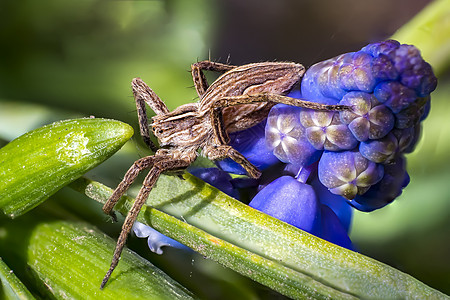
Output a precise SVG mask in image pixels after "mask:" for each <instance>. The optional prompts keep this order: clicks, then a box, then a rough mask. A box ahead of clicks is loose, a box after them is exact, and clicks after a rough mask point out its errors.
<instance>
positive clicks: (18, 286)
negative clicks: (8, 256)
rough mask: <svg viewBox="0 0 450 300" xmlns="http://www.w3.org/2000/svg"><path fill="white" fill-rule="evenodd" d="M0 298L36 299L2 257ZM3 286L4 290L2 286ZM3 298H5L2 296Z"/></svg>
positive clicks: (0, 262)
mask: <svg viewBox="0 0 450 300" xmlns="http://www.w3.org/2000/svg"><path fill="white" fill-rule="evenodd" d="M0 282H1V285H0V298H2V296H3V297H4V298H5V299H11V300H13V299H17V300H19V299H20V300H25V299H30V300H31V299H35V298H34V297H33V295H31V293H30V292H29V291H28V289H27V288H26V287H25V286H24V284H23V283H22V282H21V281H20V280H19V278H17V276H16V275H15V274H14V272H13V271H12V270H11V269H10V268H9V267H8V266H7V265H6V263H5V262H4V261H3V260H2V258H1V257H0ZM2 286H3V292H2V291H1V287H2ZM2 299H3V298H2Z"/></svg>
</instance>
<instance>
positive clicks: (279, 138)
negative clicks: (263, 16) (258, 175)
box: [219, 40, 437, 248]
mask: <svg viewBox="0 0 450 300" xmlns="http://www.w3.org/2000/svg"><path fill="white" fill-rule="evenodd" d="M436 84H437V80H436V77H435V76H434V74H433V71H432V69H431V66H430V65H429V64H428V63H426V62H425V61H424V60H423V59H422V57H421V55H420V52H419V51H418V50H417V48H415V47H414V46H411V45H401V44H400V43H398V42H397V41H392V40H390V41H384V42H380V43H374V44H370V45H368V46H366V47H364V48H362V49H361V50H360V51H357V52H351V53H346V54H343V55H340V56H337V57H335V58H332V59H329V60H326V61H323V62H320V63H318V64H316V65H314V66H312V67H311V68H309V70H308V71H307V72H306V74H305V76H304V78H303V80H302V83H301V92H298V91H295V92H292V93H291V94H289V95H288V96H291V97H296V98H302V99H305V100H308V101H312V102H317V103H323V104H342V105H347V106H349V107H350V108H351V109H350V110H348V111H343V112H334V111H316V110H309V109H304V108H299V107H291V106H287V105H281V104H279V105H276V106H274V107H273V108H272V110H271V112H270V114H269V116H268V118H267V121H266V123H265V135H264V140H265V142H266V145H267V147H266V148H264V147H258V148H256V147H253V148H249V147H246V146H245V145H246V144H252V145H256V144H260V143H261V140H262V139H263V136H262V135H258V134H257V133H258V128H257V127H255V128H253V129H251V134H249V135H246V134H247V133H246V131H244V132H240V133H238V134H239V135H240V138H239V139H234V140H233V138H232V142H231V145H232V146H233V147H236V148H237V149H238V150H239V151H241V153H243V154H244V155H246V156H247V157H249V160H250V161H251V162H253V161H252V159H251V157H265V159H264V161H265V162H268V161H271V160H270V159H269V158H268V157H270V156H268V154H267V150H270V151H271V153H273V155H274V156H275V157H277V158H278V160H279V161H281V162H283V163H284V164H285V166H284V170H283V171H282V172H280V173H279V174H278V176H279V177H278V178H276V179H275V180H273V172H271V173H272V176H271V177H272V178H271V180H273V181H271V182H270V183H268V184H266V183H264V179H263V182H261V184H260V191H259V193H258V194H257V195H256V196H255V197H254V198H253V199H252V201H251V202H250V206H252V207H254V208H256V209H259V210H261V211H263V212H265V213H267V214H269V215H272V216H274V217H277V218H279V219H281V220H283V221H286V222H288V223H290V224H292V225H294V226H297V227H299V228H301V229H303V230H306V231H308V232H310V233H313V234H315V235H317V236H319V237H322V238H324V239H327V240H329V241H331V242H334V243H336V244H339V245H341V246H344V247H347V248H352V246H351V242H350V241H349V239H348V236H347V232H348V229H349V226H350V222H351V215H352V209H351V207H350V206H349V205H348V204H350V205H351V206H353V207H355V208H356V209H358V210H362V211H372V210H375V209H378V208H381V207H383V206H385V205H387V204H389V203H391V202H392V201H393V200H394V199H395V198H396V197H397V196H399V195H400V193H401V192H402V189H403V188H404V187H405V186H406V185H407V184H408V183H409V176H408V173H407V172H406V160H405V157H404V153H409V152H411V151H413V149H414V146H415V144H416V143H417V141H418V138H419V135H420V126H421V124H420V122H421V121H422V120H423V119H424V118H425V117H426V116H427V114H428V112H429V109H430V101H429V100H430V96H429V94H430V93H431V92H432V91H433V90H434V89H435V88H436ZM259 126H263V125H259ZM244 137H246V138H244ZM243 141H245V143H244V142H243ZM255 163H256V165H257V166H258V167H260V168H264V167H266V166H265V165H261V164H259V162H258V161H255ZM219 166H220V167H221V168H222V169H223V170H225V171H230V172H236V171H237V170H236V168H234V169H232V168H231V167H230V166H231V164H229V163H228V162H226V161H223V162H221V163H219ZM240 173H241V174H242V173H243V170H240ZM263 174H264V173H263ZM263 178H264V177H263ZM269 181H270V180H269Z"/></svg>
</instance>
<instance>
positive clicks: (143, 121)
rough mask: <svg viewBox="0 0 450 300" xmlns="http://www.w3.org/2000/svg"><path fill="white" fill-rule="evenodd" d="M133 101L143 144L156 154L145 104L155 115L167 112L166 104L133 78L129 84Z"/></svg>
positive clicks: (147, 87) (138, 80) (137, 79)
mask: <svg viewBox="0 0 450 300" xmlns="http://www.w3.org/2000/svg"><path fill="white" fill-rule="evenodd" d="M131 87H132V89H133V95H134V99H135V101H136V108H137V113H138V119H139V130H140V132H141V136H142V139H143V140H144V143H145V144H146V145H147V146H148V147H149V148H150V150H152V151H153V152H156V150H158V147H157V146H156V145H155V144H154V143H153V142H152V140H151V139H150V127H149V124H148V118H147V110H146V108H145V103H147V104H148V106H150V108H151V109H152V110H153V111H154V112H155V113H156V114H157V115H163V114H166V113H168V112H169V109H168V108H167V106H166V104H165V103H164V102H163V101H162V100H161V99H160V98H159V97H158V95H156V93H155V92H154V91H153V90H152V89H151V88H150V87H149V86H148V85H147V84H146V83H145V82H144V81H142V79H140V78H134V79H133V80H132V82H131Z"/></svg>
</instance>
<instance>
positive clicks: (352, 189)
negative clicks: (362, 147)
mask: <svg viewBox="0 0 450 300" xmlns="http://www.w3.org/2000/svg"><path fill="white" fill-rule="evenodd" d="M318 171H319V179H320V182H321V183H322V184H323V185H324V186H326V187H327V188H328V190H329V191H330V192H332V193H333V194H336V195H341V196H343V197H345V198H346V199H353V198H355V197H356V195H358V194H359V195H362V194H364V193H365V192H366V191H367V190H368V189H369V188H370V187H371V186H372V185H374V184H376V183H377V182H378V181H380V180H381V178H382V177H383V172H384V168H383V166H382V165H379V164H376V163H374V162H371V161H370V160H368V159H366V158H364V157H363V156H362V155H361V154H360V153H359V152H358V151H342V152H331V151H325V152H324V153H323V155H322V157H321V159H320V161H319V168H318Z"/></svg>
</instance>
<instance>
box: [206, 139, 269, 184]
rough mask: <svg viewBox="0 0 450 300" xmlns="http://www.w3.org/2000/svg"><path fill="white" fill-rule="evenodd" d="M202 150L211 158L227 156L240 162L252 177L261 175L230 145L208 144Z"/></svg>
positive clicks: (218, 158)
mask: <svg viewBox="0 0 450 300" xmlns="http://www.w3.org/2000/svg"><path fill="white" fill-rule="evenodd" d="M204 152H205V154H206V156H207V157H208V158H209V159H211V160H221V159H224V158H227V157H228V158H231V159H232V160H234V161H235V162H237V163H238V164H240V165H241V166H242V167H243V168H244V169H245V171H246V172H247V174H248V175H249V176H250V177H252V178H259V177H260V176H261V171H260V170H258V168H257V167H255V166H254V165H253V164H252V163H251V162H249V161H248V159H247V158H246V157H245V156H244V155H242V154H241V153H240V152H239V151H237V150H236V149H234V148H233V147H231V146H230V145H220V146H208V147H205V149H204Z"/></svg>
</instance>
